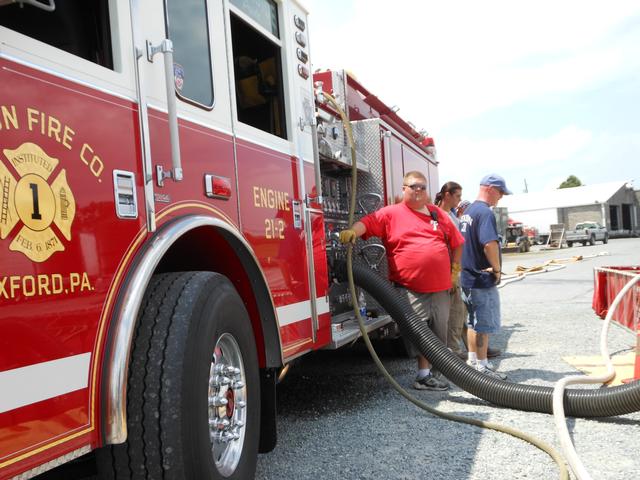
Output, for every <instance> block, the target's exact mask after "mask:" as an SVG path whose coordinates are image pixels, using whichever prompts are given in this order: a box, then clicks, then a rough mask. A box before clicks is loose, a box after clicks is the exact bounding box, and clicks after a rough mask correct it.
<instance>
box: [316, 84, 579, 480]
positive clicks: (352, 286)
mask: <svg viewBox="0 0 640 480" xmlns="http://www.w3.org/2000/svg"><path fill="white" fill-rule="evenodd" d="M322 94H323V95H324V97H325V98H326V99H327V100H328V101H329V103H331V105H332V106H333V107H334V108H335V109H336V111H337V112H338V114H339V115H340V118H341V119H342V123H343V124H344V126H345V130H346V133H347V139H348V141H349V146H350V149H351V192H352V194H351V199H350V204H349V228H351V226H352V225H353V219H354V213H355V207H356V195H355V192H356V186H357V176H358V172H357V162H356V151H355V143H354V141H353V132H352V130H351V123H350V122H349V119H348V118H347V116H346V114H345V113H344V110H343V109H342V108H341V107H340V105H339V104H338V102H337V101H336V100H335V98H334V97H333V96H331V95H329V94H328V93H326V92H322ZM346 274H347V278H348V282H349V292H350V294H351V298H352V303H353V310H354V313H355V316H356V318H357V320H358V326H359V327H360V333H361V335H362V338H363V340H364V342H365V345H366V346H367V350H369V354H370V355H371V358H372V359H373V361H374V363H375V364H376V366H377V367H378V369H379V370H380V373H382V375H383V376H384V378H385V379H386V380H387V381H388V382H389V383H390V384H391V386H393V388H394V389H395V390H396V391H397V392H398V393H399V394H400V395H402V396H403V397H404V398H406V399H407V400H409V401H410V402H411V403H413V404H414V405H416V406H417V407H419V408H421V409H423V410H425V411H427V412H429V413H431V414H432V415H436V416H438V417H440V418H444V419H446V420H451V421H454V422H458V423H465V424H467V425H475V426H477V427H481V428H486V429H490V430H495V431H498V432H502V433H506V434H508V435H511V436H513V437H516V438H519V439H521V440H524V441H526V442H528V443H530V444H531V445H534V446H535V447H537V448H538V449H540V450H542V451H543V452H545V453H546V454H547V455H549V456H550V457H551V458H552V459H553V461H554V462H555V463H556V464H557V465H558V468H559V470H560V478H561V479H562V480H568V479H569V473H568V470H567V467H566V465H565V463H564V460H563V458H562V457H561V456H560V454H559V453H558V452H556V451H555V450H554V449H553V448H552V447H551V446H550V445H548V444H546V443H545V442H543V441H542V440H539V439H537V438H535V437H533V436H531V435H529V434H527V433H524V432H521V431H519V430H516V429H515V428H512V427H508V426H505V425H500V424H498V423H494V422H487V421H484V420H478V419H475V418H469V417H464V416H460V415H454V414H451V413H446V412H442V411H440V410H437V409H435V408H433V407H431V406H430V405H427V404H426V403H424V402H422V401H421V400H418V399H417V398H415V397H414V396H413V395H411V394H410V393H409V392H407V391H406V390H405V389H404V388H403V387H402V386H401V385H400V384H399V383H398V382H397V381H396V380H395V379H394V378H393V377H392V376H391V374H390V373H389V372H388V371H387V369H386V368H385V367H384V365H383V364H382V362H381V361H380V358H379V357H378V354H377V353H376V351H375V349H374V348H373V345H372V344H371V340H370V339H369V335H368V332H367V330H366V327H365V325H364V320H363V319H362V316H361V315H360V306H359V304H358V300H357V299H358V295H357V293H356V282H355V278H354V265H353V244H351V243H349V244H348V245H347V262H346ZM387 283H388V282H387ZM391 288H393V287H391ZM365 290H367V289H366V288H365ZM367 291H368V292H369V293H370V294H371V293H372V292H370V291H369V290H367ZM374 298H375V295H374ZM376 300H377V298H376ZM381 304H382V303H381ZM383 307H384V305H383ZM409 308H410V307H409ZM385 310H386V307H385ZM392 317H393V318H394V319H395V317H394V316H393V315H392ZM422 323H423V324H425V323H424V322H422ZM425 326H426V324H425ZM427 329H428V327H427ZM432 335H433V334H432ZM414 344H415V343H414ZM415 345H416V347H418V344H415ZM456 358H457V357H456ZM458 360H459V361H461V360H460V359H458ZM465 366H466V365H465ZM479 375H482V374H480V373H479Z"/></svg>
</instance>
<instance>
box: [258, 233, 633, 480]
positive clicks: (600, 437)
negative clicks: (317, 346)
mask: <svg viewBox="0 0 640 480" xmlns="http://www.w3.org/2000/svg"><path fill="white" fill-rule="evenodd" d="M601 251H607V252H609V253H610V255H609V256H602V257H596V258H591V259H586V260H583V261H582V262H577V263H571V264H568V266H567V267H566V268H565V269H562V270H559V271H556V272H550V273H545V274H541V275H535V276H531V277H529V278H526V279H525V280H523V281H521V282H516V283H512V284H510V285H506V286H505V287H504V288H502V289H501V298H502V309H503V314H502V318H503V329H502V332H501V333H500V334H498V335H496V336H494V337H492V340H491V344H492V346H494V347H498V348H501V349H502V350H503V352H505V353H504V354H503V355H502V356H501V357H499V358H497V359H495V360H497V361H495V362H494V363H496V364H497V366H498V368H499V370H501V371H503V372H505V373H507V374H508V375H509V379H510V380H511V381H514V382H519V383H526V384H535V385H545V386H553V383H554V382H555V381H557V380H558V379H560V378H562V377H564V376H566V375H571V374H576V373H578V372H577V371H576V370H575V369H574V368H573V367H572V366H570V365H569V364H568V363H566V362H565V361H563V360H562V357H564V356H572V355H597V354H598V353H599V347H598V338H599V334H600V329H601V325H602V322H601V320H600V319H598V318H597V317H596V316H595V315H594V313H593V311H592V309H591V297H592V294H593V268H594V267H595V266H601V265H631V264H640V258H639V254H638V252H640V239H620V240H612V241H611V242H610V243H609V244H608V245H601V244H597V245H595V246H593V247H574V248H571V249H562V250H560V251H551V252H550V251H546V252H530V253H527V254H512V255H506V256H505V262H504V270H505V271H507V272H509V271H513V269H514V268H515V266H516V265H517V264H521V265H527V266H531V265H535V264H538V263H540V262H542V261H544V260H547V259H551V258H565V257H569V256H571V255H588V254H592V253H598V252H601ZM635 342H636V338H635V335H633V334H632V333H631V332H630V331H628V330H625V329H623V328H620V327H618V326H612V328H611V329H610V332H609V350H610V352H611V353H612V354H614V353H624V352H628V351H630V350H633V348H635ZM379 353H380V355H381V357H382V359H383V362H384V363H385V365H386V366H387V368H388V370H389V371H390V372H391V374H392V375H393V376H394V377H395V378H396V379H397V380H398V382H399V383H400V384H401V385H403V386H404V387H406V388H410V385H411V383H412V381H413V378H414V375H415V365H414V363H415V362H414V360H409V359H407V358H406V357H403V356H402V355H401V354H398V353H396V351H395V350H394V348H393V347H392V346H391V345H389V344H386V345H383V346H381V347H380V349H379ZM585 388H592V387H585ZM411 391H412V392H413V393H414V394H415V395H416V397H418V398H419V399H421V400H422V401H424V402H426V403H428V404H429V405H431V406H433V407H436V408H438V409H440V410H442V411H445V412H450V413H455V414H458V415H464V416H469V417H473V418H477V419H481V420H489V421H493V422H498V423H501V424H504V425H509V426H511V427H514V428H517V429H519V430H521V431H523V432H526V433H528V434H531V435H534V436H536V437H538V438H539V439H541V440H544V441H545V442H547V443H549V444H551V445H552V446H553V447H555V448H556V449H557V450H558V451H560V445H559V442H558V439H557V436H556V431H555V426H554V421H553V417H552V416H551V415H548V414H539V413H530V412H520V411H517V410H511V409H507V408H500V407H495V406H492V405H490V404H488V403H487V402H485V401H484V400H480V399H478V398H476V397H474V396H472V395H471V394H469V393H467V392H465V391H463V390H461V389H459V388H458V387H456V386H452V389H451V390H450V391H449V392H444V393H439V392H437V393H436V392H424V391H423V392H418V391H415V390H411ZM278 412H279V415H278V421H279V424H278V434H279V440H278V446H277V447H276V449H275V450H274V451H273V452H271V453H269V454H264V455H261V456H260V457H259V460H258V470H257V474H256V478H257V479H262V480H267V479H268V480H277V479H285V478H286V479H291V478H295V479H308V478H316V479H334V478H335V479H338V478H339V479H342V478H349V479H374V478H380V479H445V478H446V479H488V478H491V479H525V478H526V479H532V478H533V479H552V478H558V469H557V466H556V465H555V463H554V462H553V461H552V460H551V459H550V458H549V457H548V456H547V455H546V454H545V453H543V452H541V451H539V450H537V449H536V448H535V447H533V446H531V445H529V444H527V443H525V442H523V441H521V440H519V439H516V438H513V437H511V436H508V435H505V434H502V433H498V432H494V431H491V430H485V429H480V428H478V427H473V426H469V425H465V424H460V423H455V422H450V421H446V420H442V419H440V418H437V417H434V416H432V415H430V414H428V413H426V412H424V411H422V410H419V409H418V408H417V407H415V406H414V405H413V404H411V403H409V402H408V401H406V400H405V399H403V398H402V397H400V396H399V395H398V394H397V393H396V392H395V391H394V390H393V389H392V388H391V387H390V386H389V385H388V384H387V383H386V381H385V380H384V379H383V378H382V376H381V375H380V374H379V373H378V372H377V369H376V367H375V365H374V364H373V362H372V361H371V359H370V357H369V355H368V353H367V351H366V349H365V348H364V347H363V345H362V344H361V343H360V342H359V343H357V344H355V345H353V346H352V347H348V348H343V349H340V350H337V351H322V352H317V353H314V354H310V355H308V356H306V357H303V358H302V359H300V360H299V361H298V362H296V364H295V365H294V367H293V368H292V369H291V371H290V373H289V374H288V376H287V377H286V379H285V381H284V382H283V383H281V384H280V385H279V388H278ZM568 426H569V431H570V433H571V435H572V438H573V441H574V444H575V447H576V450H577V452H578V454H579V455H580V458H581V459H582V461H583V463H584V465H585V466H586V468H587V470H588V471H589V472H590V474H591V476H592V478H594V479H631V478H636V477H637V476H638V472H640V454H639V451H640V449H639V446H640V444H639V442H640V413H638V412H636V413H633V414H629V415H624V416H619V417H614V418H604V419H575V418H571V419H568Z"/></svg>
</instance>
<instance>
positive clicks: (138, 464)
mask: <svg viewBox="0 0 640 480" xmlns="http://www.w3.org/2000/svg"><path fill="white" fill-rule="evenodd" d="M225 401H226V404H225V405H221V404H222V403H225ZM241 402H244V405H242V404H241ZM240 422H242V424H241V423H240ZM259 424H260V379H259V375H258V359H257V354H256V347H255V340H254V337H253V330H252V328H251V322H250V320H249V315H248V314H247V311H246V309H245V307H244V304H243V302H242V299H241V298H240V296H239V295H238V293H237V292H236V290H235V288H234V287H233V285H232V284H231V282H230V281H229V280H228V279H227V278H226V277H224V276H222V275H220V274H217V273H212V272H186V273H184V272H180V273H165V274H160V275H155V276H154V277H153V278H152V280H151V282H150V285H149V287H148V289H147V292H146V294H145V300H144V302H143V305H142V307H141V313H140V315H139V317H138V326H137V331H136V334H135V338H134V340H133V350H132V353H131V363H130V366H129V383H128V391H127V429H128V438H127V441H126V442H125V443H124V444H122V445H115V446H109V447H105V448H102V449H100V450H98V452H97V464H98V472H99V476H100V478H115V479H146V478H176V479H178V478H213V479H222V478H225V479H245V478H253V476H254V474H255V467H256V460H257V452H258V440H259V437H260V432H259Z"/></svg>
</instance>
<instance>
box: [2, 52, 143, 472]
mask: <svg viewBox="0 0 640 480" xmlns="http://www.w3.org/2000/svg"><path fill="white" fill-rule="evenodd" d="M0 69H1V70H0V106H2V105H4V106H5V107H6V108H9V109H10V112H11V113H12V114H13V112H14V111H15V116H12V118H13V119H14V120H16V122H11V123H10V124H7V122H6V121H5V122H4V123H3V125H2V126H3V128H2V130H0V135H1V137H0V147H1V149H2V150H3V151H4V155H2V162H3V165H4V167H5V168H6V169H7V170H8V171H9V173H10V175H12V176H13V178H14V179H15V180H16V181H18V179H19V178H21V173H20V172H19V171H17V170H16V169H15V168H14V166H13V165H12V164H11V163H10V161H9V159H8V157H7V155H6V153H7V152H6V150H7V149H8V150H15V149H19V148H21V146H23V145H24V144H25V143H27V142H28V143H33V144H36V145H38V147H39V148H41V149H42V151H44V153H45V154H46V155H47V156H48V157H52V158H54V159H57V161H58V162H57V165H56V166H55V167H54V168H53V169H52V172H51V177H50V178H48V179H45V181H47V182H48V183H51V182H52V180H53V179H54V178H57V176H59V175H60V174H61V173H62V172H64V173H65V175H66V181H67V185H68V190H69V191H70V192H71V194H72V195H73V198H74V199H75V207H76V210H75V218H74V219H73V222H72V225H71V230H70V239H67V238H65V235H64V232H63V231H62V229H60V228H58V225H57V224H52V225H51V227H50V228H51V230H52V232H53V235H55V237H56V238H57V241H58V242H59V243H60V244H61V247H62V248H63V250H62V251H56V252H54V253H53V254H52V255H51V256H50V257H49V258H47V259H46V260H44V261H33V260H32V259H30V258H28V256H27V254H26V253H29V252H31V251H35V250H36V249H37V248H39V247H40V248H43V249H45V250H46V249H47V248H48V244H44V243H34V244H32V245H28V244H27V245H23V248H22V250H20V251H13V250H10V245H11V244H12V242H13V241H14V240H15V239H16V238H17V237H18V236H20V235H21V233H20V232H22V228H24V226H25V225H24V222H22V221H19V222H17V223H16V225H15V226H14V227H13V228H12V229H11V230H10V231H9V232H8V234H7V236H6V238H4V239H3V240H1V241H0V265H2V271H1V272H0V276H1V277H3V278H8V280H7V282H9V283H10V282H11V277H14V278H16V279H17V280H15V281H14V285H19V288H14V289H13V290H10V291H6V293H7V294H6V295H4V296H0V351H2V355H0V372H3V371H6V370H13V369H16V368H20V367H25V366H29V365H34V364H39V363H42V362H47V361H51V360H56V359H61V358H65V357H70V356H72V355H78V354H82V353H86V352H93V353H92V355H91V363H90V365H91V367H90V368H91V370H90V371H89V372H88V374H89V378H87V384H88V387H87V388H84V389H80V390H76V391H74V392H71V393H68V394H64V395H61V396H57V397H54V398H51V399H49V400H44V401H40V402H37V403H32V404H30V405H26V406H23V407H21V408H17V409H14V410H10V411H8V412H4V413H0V439H1V440H0V467H1V466H2V465H4V464H10V463H13V462H11V461H10V460H11V459H12V458H13V457H15V456H16V455H17V454H23V453H25V452H28V450H30V449H34V448H35V449H42V451H43V452H44V451H45V450H49V449H48V448H46V445H45V443H46V442H47V441H48V442H49V443H51V442H52V441H54V440H55V442H58V443H57V445H55V444H54V445H52V446H50V451H47V452H46V453H43V454H42V455H43V457H42V458H44V456H52V457H55V456H58V455H59V454H60V453H61V452H62V451H68V450H69V445H70V443H68V442H65V441H64V440H65V438H69V437H71V436H74V435H77V433H78V432H80V431H86V432H92V433H91V434H89V435H81V437H82V438H83V440H82V443H84V444H87V443H89V442H90V443H94V444H95V443H97V435H96V431H95V428H96V423H95V417H94V416H92V413H93V410H92V406H91V395H92V394H93V393H95V391H94V389H95V383H94V382H91V378H90V377H91V372H92V371H93V370H95V368H96V366H97V365H98V363H97V362H98V359H99V358H98V356H99V354H98V352H97V351H96V350H95V347H96V336H97V332H98V329H99V326H100V323H101V322H104V321H105V319H106V317H105V316H103V314H106V313H107V312H108V310H109V309H110V308H111V306H112V305H110V304H108V303H107V293H108V291H109V288H110V286H111V283H112V281H113V276H114V273H115V272H116V270H117V269H118V266H119V264H120V262H121V259H122V256H123V252H125V251H126V250H127V249H128V248H129V245H130V244H131V242H132V240H133V238H134V237H135V236H136V234H137V233H138V232H139V231H140V229H141V228H142V225H144V221H145V220H144V212H141V213H142V214H141V215H140V217H139V218H138V219H137V220H128V221H122V220H119V219H118V218H117V217H116V214H115V210H114V194H113V180H112V176H111V171H112V170H113V169H119V168H121V169H128V170H134V171H135V172H136V175H137V178H138V179H140V172H139V171H136V170H135V169H136V165H138V164H139V162H138V161H137V152H138V147H137V145H138V143H139V139H138V138H137V131H138V129H137V117H136V112H135V110H134V105H133V104H132V103H131V102H129V101H126V100H122V99H118V98H114V97H112V96H108V95H106V94H104V93H100V92H97V91H94V90H91V89H89V88H86V87H83V86H79V85H77V84H74V83H72V82H69V81H65V80H61V79H59V78H56V77H53V76H51V75H48V74H45V73H42V72H38V71H35V70H33V69H30V68H26V67H24V66H21V65H18V64H15V63H12V62H8V61H6V60H0ZM29 109H31V110H29ZM106 123H107V124H108V125H109V132H110V133H109V135H105V134H104V131H105V124H106ZM50 125H51V126H52V127H53V128H52V129H50V128H49V126H50ZM58 125H60V128H59V133H56V132H57V131H58V128H57V127H58ZM65 127H66V128H67V129H68V130H66V133H67V136H66V138H65V136H64V132H65ZM114 138H117V139H118V141H117V142H114V141H113V139H114ZM0 154H1V152H0ZM96 157H97V160H96ZM87 163H88V164H89V165H87ZM92 168H93V169H92ZM54 223H55V222H54ZM114 231H117V232H118V234H117V235H113V232H114ZM34 238H35V237H34ZM103 238H109V241H108V242H105V241H101V240H100V239H103ZM25 252H26V253H25ZM78 275H79V276H81V277H82V278H83V279H84V280H86V281H85V282H83V284H82V285H80V284H78V282H77V279H78ZM34 281H35V282H36V284H37V286H36V287H35V288H34V287H32V284H33V282H34ZM37 282H41V283H37ZM43 381H45V380H44V379H43ZM58 445H60V446H58ZM41 462H42V460H41V458H37V459H36V458H32V459H31V460H27V461H26V462H25V463H24V466H26V467H27V468H28V467H30V466H33V465H36V464H39V463H41ZM24 466H23V468H21V469H20V470H23V469H24Z"/></svg>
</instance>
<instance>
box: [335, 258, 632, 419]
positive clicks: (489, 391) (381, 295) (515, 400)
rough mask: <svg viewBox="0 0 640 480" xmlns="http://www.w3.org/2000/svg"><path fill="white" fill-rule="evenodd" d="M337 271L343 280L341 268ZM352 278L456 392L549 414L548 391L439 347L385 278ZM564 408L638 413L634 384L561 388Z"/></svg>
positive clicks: (358, 270) (360, 269) (362, 270)
mask: <svg viewBox="0 0 640 480" xmlns="http://www.w3.org/2000/svg"><path fill="white" fill-rule="evenodd" d="M339 270H340V274H341V276H342V277H343V278H344V279H346V265H345V266H344V267H341V268H340V269H339ZM353 278H354V281H355V283H356V285H358V286H359V287H361V288H363V289H364V290H366V291H367V292H368V293H369V294H370V295H371V296H373V297H374V298H375V299H376V300H377V301H378V303H379V304H380V305H381V306H382V308H384V309H385V310H386V311H387V313H388V314H389V315H391V317H392V318H393V319H394V320H395V321H396V323H397V324H398V327H399V328H400V331H401V332H402V334H403V335H405V336H406V338H407V339H409V340H410V341H411V342H412V343H413V344H414V345H415V346H416V348H418V350H419V351H420V352H421V353H422V354H423V355H424V356H425V357H427V358H428V359H429V360H430V361H431V363H433V365H435V366H436V367H437V368H438V370H440V371H441V372H442V373H443V374H444V375H445V376H446V377H447V378H448V379H449V380H451V381H452V382H453V383H455V384H456V385H458V386H459V387H460V388H462V389H464V390H466V391H467V392H469V393H472V394H473V395H475V396H477V397H479V398H482V399H483V400H487V401H488V402H491V403H494V404H496V405H500V406H503V407H509V408H514V409H517V410H525V411H532V412H542V413H553V407H552V404H553V388H552V387H541V386H535V385H522V384H518V383H511V382H506V381H502V380H497V379H494V378H491V377H488V376H486V375H484V374H482V373H480V372H478V371H476V370H474V369H473V368H471V367H469V366H468V365H467V364H466V363H465V362H464V361H463V360H461V359H460V358H459V357H458V356H456V355H454V354H453V353H451V351H449V349H448V348H447V347H446V346H444V345H443V344H442V342H441V341H440V339H439V338H438V337H436V336H435V335H434V334H433V332H432V331H431V330H430V329H429V327H428V326H427V323H426V322H425V321H423V320H422V319H421V318H420V317H419V316H418V315H416V314H415V313H414V312H413V309H412V308H411V306H410V305H409V303H408V302H407V301H406V299H404V298H403V297H400V296H398V294H397V292H396V291H395V289H394V287H393V286H392V285H391V284H390V283H389V282H388V281H387V280H386V279H385V278H382V277H381V276H380V275H379V274H378V273H377V272H375V271H373V270H371V269H369V268H367V267H364V266H362V265H353ZM564 408H565V413H566V414H567V415H571V416H574V417H610V416H615V415H624V414H627V413H632V412H636V411H638V410H640V381H634V382H632V383H629V384H627V385H623V386H619V387H612V388H607V389H588V390H578V389H572V390H567V391H566V394H565V399H564Z"/></svg>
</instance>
